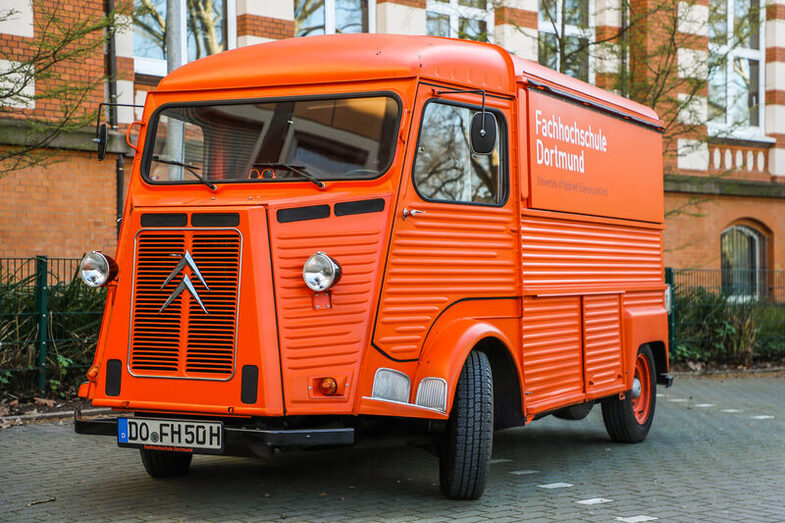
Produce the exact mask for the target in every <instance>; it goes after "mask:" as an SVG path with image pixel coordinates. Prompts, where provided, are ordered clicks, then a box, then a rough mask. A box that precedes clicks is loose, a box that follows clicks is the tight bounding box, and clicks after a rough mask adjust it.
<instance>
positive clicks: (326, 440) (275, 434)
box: [74, 408, 355, 456]
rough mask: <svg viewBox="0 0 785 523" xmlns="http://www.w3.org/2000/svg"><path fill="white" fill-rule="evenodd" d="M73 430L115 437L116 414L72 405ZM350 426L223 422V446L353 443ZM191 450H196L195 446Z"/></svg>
mask: <svg viewBox="0 0 785 523" xmlns="http://www.w3.org/2000/svg"><path fill="white" fill-rule="evenodd" d="M74 432H76V433H77V434H91V435H94V436H113V437H114V438H115V439H116V438H117V418H91V419H87V418H85V417H83V416H82V412H81V410H80V409H78V408H75V409H74ZM354 443H355V430H354V429H353V428H330V429H287V430H269V429H259V428H255V427H227V426H224V450H223V452H222V454H224V455H228V456H267V455H269V454H270V453H271V451H272V449H276V448H280V449H284V448H309V447H335V446H344V445H353V444H354ZM194 452H197V453H198V452H199V451H198V450H195V451H194Z"/></svg>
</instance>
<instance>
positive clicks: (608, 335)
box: [583, 294, 624, 393]
mask: <svg viewBox="0 0 785 523" xmlns="http://www.w3.org/2000/svg"><path fill="white" fill-rule="evenodd" d="M620 308H621V298H620V295H618V294H605V295H599V296H584V297H583V315H584V316H583V342H584V358H585V365H586V390H587V392H589V393H599V392H602V391H603V390H606V389H613V388H617V387H618V385H620V384H621V383H623V378H624V376H623V369H622V360H621V310H620Z"/></svg>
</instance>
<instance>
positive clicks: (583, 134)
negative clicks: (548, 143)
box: [534, 109, 608, 153]
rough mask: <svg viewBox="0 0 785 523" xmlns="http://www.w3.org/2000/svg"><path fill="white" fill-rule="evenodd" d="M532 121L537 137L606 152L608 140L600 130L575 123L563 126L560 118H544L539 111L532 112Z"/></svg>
mask: <svg viewBox="0 0 785 523" xmlns="http://www.w3.org/2000/svg"><path fill="white" fill-rule="evenodd" d="M534 119H535V133H536V134H537V135H539V136H544V137H546V138H551V139H553V140H558V141H561V142H565V143H569V144H572V145H579V146H581V147H584V148H586V149H594V150H595V151H600V152H603V153H605V152H608V140H607V138H606V136H605V133H604V132H603V131H602V129H600V128H598V129H592V126H591V125H588V126H586V127H581V126H580V125H578V122H576V121H574V122H573V123H572V125H569V124H564V123H562V121H561V116H556V115H555V114H552V115H551V116H550V118H546V117H544V116H543V114H542V111H541V110H539V109H537V110H536V111H535V112H534Z"/></svg>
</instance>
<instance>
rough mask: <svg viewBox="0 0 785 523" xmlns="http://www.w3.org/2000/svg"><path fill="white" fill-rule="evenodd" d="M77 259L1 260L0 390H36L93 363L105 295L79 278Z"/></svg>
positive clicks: (62, 383)
mask: <svg viewBox="0 0 785 523" xmlns="http://www.w3.org/2000/svg"><path fill="white" fill-rule="evenodd" d="M79 261H80V260H79V259H78V258H47V257H46V256H36V257H35V258H0V388H6V387H7V388H9V389H10V388H13V389H14V390H25V389H30V388H33V387H34V388H36V389H38V390H39V391H40V392H47V391H48V390H59V389H62V388H64V387H66V386H68V385H69V383H70V382H71V381H75V380H77V376H78V375H80V374H81V375H83V374H84V369H85V368H86V367H87V366H89V365H90V363H91V361H92V356H93V352H94V350H95V344H96V341H97V337H98V330H99V328H100V322H101V315H102V312H103V304H104V300H105V296H106V291H105V290H103V289H90V288H88V287H87V286H85V285H84V284H83V283H82V282H81V280H80V279H79V278H78V269H79Z"/></svg>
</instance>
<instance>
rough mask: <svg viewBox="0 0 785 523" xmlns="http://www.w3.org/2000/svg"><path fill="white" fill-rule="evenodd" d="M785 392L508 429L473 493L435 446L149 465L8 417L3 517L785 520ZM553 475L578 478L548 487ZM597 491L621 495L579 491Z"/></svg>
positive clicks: (736, 388) (726, 395) (762, 389)
mask: <svg viewBox="0 0 785 523" xmlns="http://www.w3.org/2000/svg"><path fill="white" fill-rule="evenodd" d="M783 392H785V377H771V376H769V377H749V378H725V379H718V378H700V379H697V378H680V379H677V380H676V382H675V384H674V387H673V388H672V389H659V393H660V394H661V395H662V396H661V397H658V404H657V409H656V415H655V420H654V426H653V428H652V430H651V432H650V433H649V437H648V439H647V440H646V441H645V442H644V443H641V444H638V445H620V444H615V443H613V442H611V441H610V439H609V438H608V436H607V434H606V432H605V428H604V426H603V423H602V416H601V413H600V409H599V408H595V409H594V410H593V411H592V412H591V414H590V415H589V416H588V417H587V418H586V419H585V420H583V421H567V420H559V419H556V418H553V417H548V418H544V419H542V420H538V421H535V422H533V423H532V424H531V425H529V426H528V427H524V428H518V429H510V430H505V431H501V432H498V433H497V434H496V435H495V438H494V454H495V456H497V458H495V459H497V460H498V461H497V462H496V464H495V465H494V466H493V467H491V469H490V475H489V478H488V489H487V491H486V493H485V495H484V496H483V497H482V498H481V499H480V500H478V501H475V502H468V503H467V502H455V501H450V500H446V499H444V498H443V497H442V496H441V494H440V491H439V486H438V460H436V459H435V458H434V457H432V456H430V455H428V454H426V453H424V452H422V451H420V450H417V449H414V448H406V447H403V448H393V449H390V448H384V449H362V450H360V449H340V450H330V451H324V452H292V453H285V454H283V455H279V456H275V457H273V458H271V459H269V460H264V461H263V460H254V459H247V458H230V457H225V456H196V457H195V458H194V462H193V467H192V470H191V473H190V474H189V475H188V476H185V477H183V478H179V479H173V480H154V479H152V478H150V477H148V476H147V474H145V472H144V469H143V468H142V464H141V461H140V459H139V453H138V452H136V451H133V450H129V449H120V448H118V447H117V446H116V444H115V442H114V441H113V440H112V438H106V437H98V436H80V435H76V434H74V433H73V425H72V424H71V423H70V422H67V421H66V422H62V423H60V422H53V423H42V424H36V425H26V426H18V427H12V428H9V429H5V430H0V471H2V472H3V474H1V475H0V521H6V520H7V521H15V522H16V521H39V520H40V521H51V520H57V521H88V520H91V519H92V520H96V521H106V520H112V521H161V520H163V521H166V520H172V521H182V520H200V521H202V520H206V521H228V520H237V521H284V522H289V521H335V520H357V521H391V520H392V521H434V522H436V521H458V520H462V519H463V520H471V521H478V520H484V519H491V520H502V521H504V520H507V521H519V520H524V519H525V520H527V521H528V520H538V521H577V520H580V521H615V519H616V518H617V517H631V516H636V515H647V516H650V517H656V518H658V520H659V521H785V501H783V497H782V493H783V492H785V468H783V465H782V464H783V463H785V404H783V402H782V398H783V397H784V396H783ZM669 399H688V401H683V402H674V401H668V400H669ZM703 405H713V406H711V407H709V406H706V407H703ZM696 407H697V408H696ZM727 411H732V412H727ZM752 416H767V418H765V419H760V420H758V419H751V417H752ZM768 416H771V417H768ZM506 460H509V461H506ZM529 470H537V471H539V472H538V473H537V474H531V475H528V474H515V472H520V471H529ZM553 483H570V484H572V485H573V486H572V487H571V488H561V489H550V490H549V489H542V488H537V486H538V485H547V484H553ZM321 493H324V494H325V495H324V496H320V494H321ZM50 497H55V498H56V500H55V501H54V502H50V503H44V504H41V505H33V506H31V507H28V506H27V504H28V503H30V502H31V501H35V500H40V499H48V498H50ZM593 498H605V499H612V500H613V502H609V503H602V504H595V505H579V504H578V503H577V502H578V501H581V500H588V499H593Z"/></svg>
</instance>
